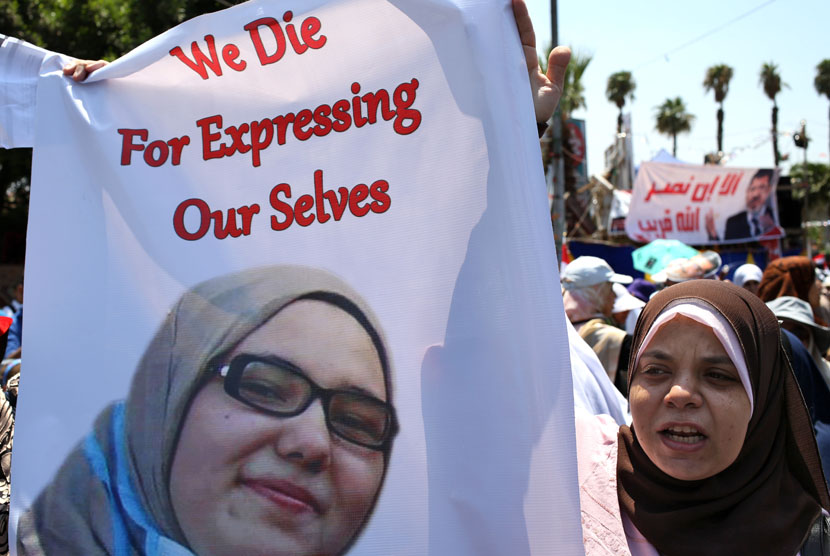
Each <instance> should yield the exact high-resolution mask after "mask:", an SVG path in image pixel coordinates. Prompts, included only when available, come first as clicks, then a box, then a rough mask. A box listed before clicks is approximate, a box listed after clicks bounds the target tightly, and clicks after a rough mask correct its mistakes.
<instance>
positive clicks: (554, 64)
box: [513, 0, 571, 122]
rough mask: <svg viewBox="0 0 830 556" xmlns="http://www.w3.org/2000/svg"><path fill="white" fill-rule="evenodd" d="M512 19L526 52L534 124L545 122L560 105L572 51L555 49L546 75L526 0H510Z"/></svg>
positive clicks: (560, 47)
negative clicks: (537, 51)
mask: <svg viewBox="0 0 830 556" xmlns="http://www.w3.org/2000/svg"><path fill="white" fill-rule="evenodd" d="M513 16H514V17H515V18H516V28H517V29H518V30H519V38H520V39H521V41H522V49H523V50H524V53H525V62H526V63H527V72H528V76H529V77H530V88H531V90H532V91H533V108H534V109H535V111H536V121H537V122H546V121H548V120H549V119H550V117H551V116H553V111H554V110H556V105H557V104H559V97H561V96H562V88H563V85H564V83H565V68H566V67H567V66H568V62H569V61H570V60H571V49H570V48H568V47H567V46H557V47H556V48H554V49H553V50H551V51H550V56H549V57H548V71H547V74H545V73H542V68H541V67H539V58H538V54H537V53H536V33H534V32H533V22H532V21H531V20H530V14H529V13H528V11H527V5H526V4H525V0H513Z"/></svg>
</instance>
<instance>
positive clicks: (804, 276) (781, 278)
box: [758, 257, 816, 310]
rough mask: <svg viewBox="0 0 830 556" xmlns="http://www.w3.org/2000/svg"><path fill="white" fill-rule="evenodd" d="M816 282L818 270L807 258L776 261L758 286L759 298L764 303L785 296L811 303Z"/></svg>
mask: <svg viewBox="0 0 830 556" xmlns="http://www.w3.org/2000/svg"><path fill="white" fill-rule="evenodd" d="M815 281H816V269H815V267H813V261H811V260H810V259H808V258H807V257H784V258H782V259H776V260H774V261H772V262H771V263H769V265H767V268H766V270H764V275H763V276H762V277H761V284H760V285H759V286H758V296H759V297H760V298H761V299H762V300H763V301H764V302H767V301H772V300H773V299H777V298H779V297H783V296H785V295H789V296H792V297H798V298H799V299H803V300H804V301H810V300H809V299H808V297H809V293H810V288H811V287H813V283H814V282H815ZM813 310H815V308H814V309H813Z"/></svg>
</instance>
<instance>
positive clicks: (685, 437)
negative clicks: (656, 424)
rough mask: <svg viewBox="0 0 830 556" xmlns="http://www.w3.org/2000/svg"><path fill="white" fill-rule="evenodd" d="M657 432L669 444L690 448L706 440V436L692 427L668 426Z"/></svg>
mask: <svg viewBox="0 0 830 556" xmlns="http://www.w3.org/2000/svg"><path fill="white" fill-rule="evenodd" d="M658 432H659V433H660V434H661V435H662V436H663V437H664V438H666V439H667V440H670V441H671V442H677V443H680V444H688V445H690V446H692V445H695V444H698V443H700V442H703V441H704V440H706V435H705V434H703V433H702V432H701V431H700V430H699V429H698V428H697V427H695V426H693V425H669V426H667V427H666V428H664V429H663V430H660V431H658Z"/></svg>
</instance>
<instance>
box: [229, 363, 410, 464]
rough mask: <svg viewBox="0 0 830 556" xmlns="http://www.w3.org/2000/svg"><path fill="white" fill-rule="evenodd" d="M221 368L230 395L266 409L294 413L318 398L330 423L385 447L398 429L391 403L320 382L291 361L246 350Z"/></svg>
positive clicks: (345, 434) (364, 442)
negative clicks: (313, 379) (308, 375)
mask: <svg viewBox="0 0 830 556" xmlns="http://www.w3.org/2000/svg"><path fill="white" fill-rule="evenodd" d="M219 374H220V375H221V376H222V377H223V378H224V379H225V392H226V393H227V394H228V395H229V396H230V397H232V398H234V399H236V400H239V401H240V402H242V403H244V404H245V405H248V406H250V407H253V408H254V409H257V410H259V411H262V412H263V413H267V414H268V415H275V416H278V417H294V416H296V415H299V414H301V413H302V412H303V411H305V410H306V409H308V406H310V405H311V404H312V402H313V401H314V400H316V399H318V398H319V399H320V400H321V401H322V403H323V412H324V413H325V416H326V426H327V427H328V429H329V430H330V431H331V432H333V433H334V434H336V435H337V436H339V437H341V438H343V439H344V440H348V441H349V442H352V443H354V444H357V445H358V446H363V447H365V448H370V449H372V450H383V449H385V448H386V447H387V445H388V443H389V442H390V441H391V440H392V438H393V437H394V436H395V433H396V432H397V422H396V418H395V409H394V408H393V407H392V405H391V404H388V403H386V402H384V401H382V400H379V399H378V398H376V397H374V396H369V395H367V394H363V393H360V392H354V391H351V390H336V389H328V388H322V387H321V386H319V385H317V384H315V383H314V382H313V381H312V380H311V379H309V378H308V377H307V376H306V375H305V374H304V373H303V372H302V370H300V369H299V368H298V367H297V366H295V365H293V364H291V363H289V362H288V361H284V360H281V359H278V358H267V359H266V358H262V357H259V356H256V355H249V354H242V355H237V356H236V357H234V358H233V359H232V360H231V362H230V363H229V364H227V365H223V366H221V367H220V368H219Z"/></svg>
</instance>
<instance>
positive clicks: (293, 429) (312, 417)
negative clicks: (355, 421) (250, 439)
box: [276, 399, 331, 473]
mask: <svg viewBox="0 0 830 556" xmlns="http://www.w3.org/2000/svg"><path fill="white" fill-rule="evenodd" d="M282 420H283V422H282V423H281V424H282V426H281V427H280V431H279V435H278V437H277V438H276V448H277V453H278V454H279V455H280V456H281V457H282V458H285V459H286V460H289V461H291V462H293V463H295V464H296V465H298V466H300V467H302V468H304V469H306V470H308V471H311V472H314V473H318V472H320V471H323V470H325V469H327V468H328V466H329V464H330V463H331V434H330V433H329V429H328V426H327V425H326V415H325V412H324V410H323V404H322V402H321V401H320V400H319V399H318V400H314V401H313V402H312V403H311V405H309V406H308V407H307V408H306V409H305V411H303V412H302V413H300V414H299V415H295V416H294V417H284V418H282Z"/></svg>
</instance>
